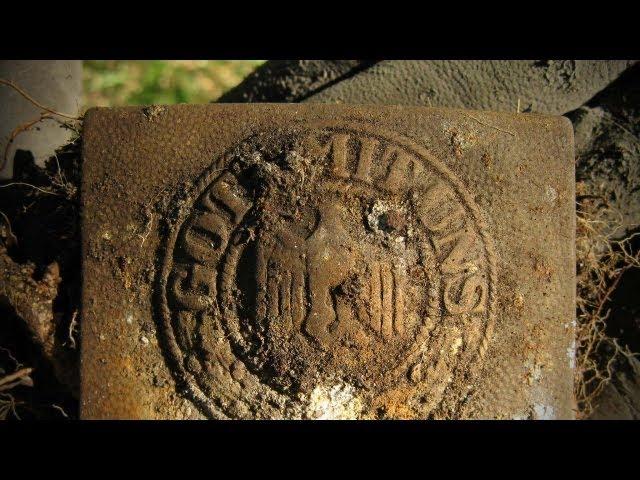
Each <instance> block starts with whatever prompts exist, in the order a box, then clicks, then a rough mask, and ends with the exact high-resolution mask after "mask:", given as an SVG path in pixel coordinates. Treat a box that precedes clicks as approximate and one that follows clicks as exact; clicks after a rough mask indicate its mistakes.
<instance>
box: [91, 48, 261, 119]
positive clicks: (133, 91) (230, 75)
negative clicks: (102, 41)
mask: <svg viewBox="0 0 640 480" xmlns="http://www.w3.org/2000/svg"><path fill="white" fill-rule="evenodd" d="M262 63H264V60H87V61H84V63H83V65H84V72H83V81H84V106H85V108H90V107H113V106H119V105H149V104H172V103H208V102H211V101H213V100H216V99H217V98H218V97H219V96H220V95H222V94H223V93H225V92H226V91H227V90H229V89H231V88H233V87H235V86H236V85H237V84H239V83H240V82H241V81H242V79H243V78H244V77H246V76H247V75H248V74H249V73H251V72H252V71H253V70H255V69H256V68H257V67H258V66H259V65H261V64H262Z"/></svg>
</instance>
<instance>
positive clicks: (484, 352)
mask: <svg viewBox="0 0 640 480" xmlns="http://www.w3.org/2000/svg"><path fill="white" fill-rule="evenodd" d="M83 158H84V160H83V161H84V164H83V185H82V202H83V210H82V217H83V218H82V221H83V282H84V283H83V305H82V309H83V313H82V314H83V332H82V372H81V374H82V386H81V388H82V398H81V415H82V417H83V418H176V419H179V418H573V410H572V409H573V398H572V385H573V370H572V362H573V352H572V341H573V319H574V315H575V291H574V285H575V272H574V269H575V252H574V232H575V210H574V198H575V196H574V187H575V185H574V162H573V133H572V127H571V124H570V122H569V121H568V120H566V119H563V118H560V117H553V116H540V115H529V114H519V115H516V114H504V113H491V112H477V111H460V110H447V109H430V108H421V107H379V106H376V107H374V106H354V105H351V106H346V105H319V104H314V105H275V104H262V105H233V104H229V105H222V104H219V105H205V106H195V105H193V106H186V105H185V106H173V107H148V108H146V109H141V108H121V109H93V110H90V111H89V112H88V113H87V115H86V117H85V131H84V152H83ZM250 173H251V175H249V174H250ZM262 187H265V188H262ZM314 219H315V220H314ZM212 222H213V223H212ZM215 222H217V223H215ZM220 222H222V223H220ZM225 222H226V223H225ZM216 225H217V227H216ZM196 227H197V228H196ZM305 232H306V233H305ZM223 233H224V235H223ZM192 235H200V240H202V239H203V238H204V240H203V242H204V243H202V242H201V241H200V240H198V242H200V243H193V242H192V240H190V238H192ZM202 235H204V236H202ZM292 235H293V236H292ZM193 238H195V237H193ZM222 245H224V246H225V247H224V249H223V248H222ZM269 245H272V246H273V245H275V246H278V248H277V249H276V250H272V249H271V248H272V247H269V248H266V247H265V246H269ZM270 249H271V250H270ZM264 252H271V253H269V254H268V255H267V254H266V253H264ZM323 252H324V253H323ZM303 254H304V257H301V255H303ZM265 255H266V256H265ZM299 258H306V259H307V260H306V262H304V263H299V261H298V259H299ZM265 259H267V260H269V261H265ZM260 265H267V267H261V266H260ZM261 268H265V270H264V271H266V272H277V275H275V276H269V274H268V273H267V276H266V277H261V276H260V275H259V274H258V273H259V272H260V271H262V270H261ZM351 274H352V275H351ZM247 275H248V276H249V277H250V278H249V280H247V279H246V278H244V277H245V276H247ZM287 275H288V276H287ZM296 275H298V276H299V277H303V279H305V278H306V279H307V280H306V282H307V283H305V281H301V282H300V283H299V285H301V286H302V287H301V288H302V289H303V290H302V291H303V292H306V295H304V298H306V300H301V301H300V302H299V303H296V301H295V300H294V299H295V298H298V297H296V296H295V292H296V290H295V289H294V290H292V292H293V293H292V295H291V296H285V297H283V296H282V293H281V294H280V295H281V296H280V297H277V295H276V296H275V297H274V296H273V295H272V294H271V293H269V292H272V291H273V292H276V291H280V292H282V291H283V290H281V289H280V290H278V288H280V287H279V285H280V286H281V285H283V283H282V278H289V279H291V283H290V285H298V284H297V283H296V282H295V281H294V280H293V279H295V278H296ZM376 275H378V276H376ZM270 278H275V279H276V280H275V282H276V283H275V284H274V283H273V282H272V281H271V280H269V279H270ZM378 279H379V281H378ZM247 282H248V283H247ZM270 282H271V283H270ZM248 285H249V286H251V285H254V286H253V287H251V288H250V287H249V286H248ZM271 285H275V287H274V288H276V290H271ZM363 285H364V286H363ZM261 292H262V293H261ZM373 292H381V296H380V295H379V294H378V293H376V295H374V294H373ZM329 294H330V296H331V298H332V299H333V302H331V301H328V302H324V300H323V298H324V296H325V295H329ZM252 298H253V299H254V301H253V302H252V301H251V299H252ZM277 298H280V301H277V300H276V299H277ZM283 298H284V299H286V300H282V299H283ZM300 298H302V297H300ZM327 298H329V297H327ZM377 299H380V302H378V300H377ZM385 299H386V300H385ZM283 302H284V303H283ZM323 302H324V303H323ZM283 305H284V307H283ZM296 305H297V306H300V308H301V310H296V308H297V307H296ZM287 306H290V307H287ZM362 306H364V307H365V308H360V307H362ZM305 309H306V310H305ZM295 312H307V313H295ZM322 312H325V313H322ZM326 312H329V313H326ZM316 314H317V315H316ZM314 315H315V316H314ZM328 316H331V318H334V320H332V322H328V321H327V318H329V317H328ZM378 322H381V323H378ZM254 340H255V342H254ZM257 343H259V344H260V345H263V346H264V348H260V349H255V348H253V347H254V346H255V345H256V344H257ZM291 352H296V354H295V355H290V353H291Z"/></svg>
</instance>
